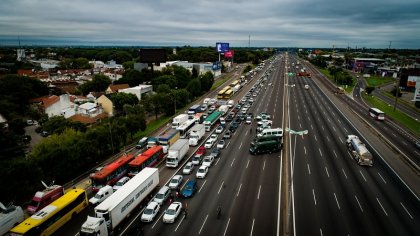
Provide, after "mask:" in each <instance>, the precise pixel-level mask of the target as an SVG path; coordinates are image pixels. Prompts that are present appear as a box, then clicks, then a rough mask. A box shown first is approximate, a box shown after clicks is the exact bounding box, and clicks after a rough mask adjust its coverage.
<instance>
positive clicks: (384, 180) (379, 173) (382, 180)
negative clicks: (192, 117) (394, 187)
mask: <svg viewBox="0 0 420 236" xmlns="http://www.w3.org/2000/svg"><path fill="white" fill-rule="evenodd" d="M378 175H379V177H381V179H382V181H384V183H385V184H386V181H385V179H384V177H382V175H381V173H379V172H378Z"/></svg>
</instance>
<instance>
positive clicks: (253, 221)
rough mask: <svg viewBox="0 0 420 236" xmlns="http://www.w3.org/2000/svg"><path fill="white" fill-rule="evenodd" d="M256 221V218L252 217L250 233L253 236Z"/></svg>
mask: <svg viewBox="0 0 420 236" xmlns="http://www.w3.org/2000/svg"><path fill="white" fill-rule="evenodd" d="M254 223H255V218H253V219H252V227H251V233H250V234H249V235H250V236H252V232H253V231H254Z"/></svg>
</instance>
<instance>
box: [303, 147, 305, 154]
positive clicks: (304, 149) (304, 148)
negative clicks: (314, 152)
mask: <svg viewBox="0 0 420 236" xmlns="http://www.w3.org/2000/svg"><path fill="white" fill-rule="evenodd" d="M303 150H304V151H305V155H306V147H305V146H303Z"/></svg>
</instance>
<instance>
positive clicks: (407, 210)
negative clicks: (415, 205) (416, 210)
mask: <svg viewBox="0 0 420 236" xmlns="http://www.w3.org/2000/svg"><path fill="white" fill-rule="evenodd" d="M400 204H401V206H402V207H403V208H404V210H405V212H407V214H408V215H409V216H410V218H411V219H414V218H413V216H412V215H411V214H410V212H408V210H407V208H405V206H404V205H403V204H402V202H400Z"/></svg>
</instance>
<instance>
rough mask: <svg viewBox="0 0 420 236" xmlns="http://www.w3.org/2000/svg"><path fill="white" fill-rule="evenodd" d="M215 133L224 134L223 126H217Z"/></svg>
mask: <svg viewBox="0 0 420 236" xmlns="http://www.w3.org/2000/svg"><path fill="white" fill-rule="evenodd" d="M215 133H216V134H221V133H223V126H221V125H219V126H217V128H216V131H215Z"/></svg>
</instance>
